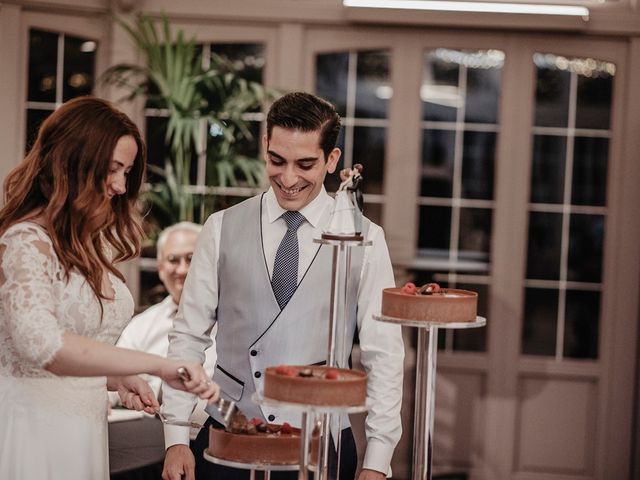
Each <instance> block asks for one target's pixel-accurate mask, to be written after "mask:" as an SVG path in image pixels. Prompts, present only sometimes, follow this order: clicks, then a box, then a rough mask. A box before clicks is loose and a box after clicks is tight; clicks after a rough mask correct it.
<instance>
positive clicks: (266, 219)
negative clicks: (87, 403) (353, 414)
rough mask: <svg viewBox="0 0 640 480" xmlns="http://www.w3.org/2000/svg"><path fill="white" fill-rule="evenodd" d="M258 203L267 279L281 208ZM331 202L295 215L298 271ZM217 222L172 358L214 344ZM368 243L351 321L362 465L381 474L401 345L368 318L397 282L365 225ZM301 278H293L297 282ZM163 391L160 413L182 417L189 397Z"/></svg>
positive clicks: (186, 296) (391, 433)
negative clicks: (358, 372) (363, 389)
mask: <svg viewBox="0 0 640 480" xmlns="http://www.w3.org/2000/svg"><path fill="white" fill-rule="evenodd" d="M262 202H263V209H262V218H261V222H262V234H263V249H264V255H265V260H266V263H267V268H268V270H269V275H270V276H271V274H272V272H273V264H274V261H275V256H276V251H277V249H278V246H279V244H280V242H281V240H282V237H283V236H284V234H285V232H286V230H287V227H286V223H285V222H284V220H283V219H281V218H280V216H281V215H282V214H283V213H284V212H285V210H284V209H282V208H281V207H280V205H279V204H278V202H277V199H276V197H275V194H274V192H273V190H272V189H269V190H268V191H267V193H266V194H265V195H264V197H263V199H262ZM333 203H334V200H333V199H332V198H331V197H330V196H329V195H328V194H327V192H326V191H325V189H324V187H323V188H322V191H321V192H320V194H319V195H318V196H317V197H316V198H315V199H314V200H313V201H311V202H310V203H309V204H308V205H307V206H305V207H304V208H303V209H302V210H300V213H302V214H303V215H304V217H305V218H306V220H307V221H306V222H305V223H303V224H302V226H300V228H299V229H298V243H299V246H300V255H299V272H305V271H306V270H307V268H308V267H309V265H310V264H311V262H312V260H313V257H314V255H315V253H316V251H317V248H318V244H316V243H314V242H313V239H314V238H319V237H320V235H321V234H322V232H323V230H324V229H325V228H326V225H320V220H321V218H323V213H324V212H325V211H326V209H331V208H333ZM223 217H224V210H223V211H220V212H216V213H214V214H213V215H211V216H210V217H209V219H208V220H207V222H206V223H205V225H204V227H203V229H202V232H201V233H200V236H199V237H198V243H197V246H196V249H195V251H194V255H193V259H192V262H191V267H190V269H189V274H188V275H187V280H186V282H185V286H184V290H183V293H182V298H181V301H180V308H179V310H178V314H177V315H176V318H175V320H174V326H175V328H174V330H173V332H172V333H171V334H170V340H171V342H170V345H169V353H168V356H169V357H170V358H183V359H188V360H196V361H200V362H202V361H203V360H204V353H203V352H204V351H205V349H207V348H208V347H209V346H210V345H211V344H212V343H213V340H212V338H211V336H210V330H211V328H212V325H213V324H214V322H215V320H216V309H217V306H218V277H217V274H216V272H217V271H218V258H219V247H220V237H221V228H222V219H223ZM326 217H327V216H326V215H325V218H326ZM366 240H370V241H371V242H372V246H369V247H365V252H364V259H363V265H362V272H361V280H360V288H359V292H358V317H357V323H358V330H359V338H360V349H361V362H362V364H363V365H364V367H365V370H366V371H367V373H368V376H369V378H368V387H367V397H368V398H367V404H368V405H369V406H370V408H369V413H368V416H367V420H366V424H365V430H366V435H367V449H366V453H365V458H364V463H363V467H364V468H370V469H373V470H378V471H382V472H386V471H388V469H389V464H390V462H391V456H392V454H393V450H394V448H395V446H396V444H397V443H398V441H399V439H400V435H401V433H402V427H401V423H400V405H401V400H402V377H403V371H404V368H403V360H404V347H403V343H402V333H401V329H400V327H399V326H397V325H391V324H388V323H382V322H377V321H375V320H374V319H373V318H372V315H373V314H376V313H378V312H379V311H380V305H381V298H382V289H383V288H387V287H393V286H395V284H394V278H393V270H392V267H391V260H390V258H389V251H388V249H387V244H386V241H385V238H384V232H383V231H382V228H380V227H379V226H378V225H375V224H373V223H371V226H370V228H369V231H368V234H367V238H366ZM241 274H244V272H241ZM300 277H301V275H300V274H299V275H298V279H300ZM268 288H269V286H268ZM329 293H330V285H329V284H327V285H326V295H327V296H329ZM214 380H215V378H214ZM163 392H164V393H163V407H162V409H163V413H164V414H165V415H167V416H168V417H170V418H176V419H184V418H187V417H188V416H189V414H190V413H191V411H192V410H193V406H194V404H195V396H193V395H190V394H186V393H184V392H181V391H177V390H174V389H171V388H170V387H168V386H166V385H165V386H164V388H163ZM164 430H165V446H166V447H167V448H168V447H169V446H171V445H175V444H188V429H187V428H185V427H177V426H175V425H165V426H164Z"/></svg>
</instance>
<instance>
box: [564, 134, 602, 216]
mask: <svg viewBox="0 0 640 480" xmlns="http://www.w3.org/2000/svg"><path fill="white" fill-rule="evenodd" d="M608 158H609V140H608V139H607V138H589V137H576V139H575V148H574V157H573V179H572V180H573V182H572V187H571V203H572V204H573V205H591V206H604V205H605V204H606V200H607V199H606V197H607V159H608Z"/></svg>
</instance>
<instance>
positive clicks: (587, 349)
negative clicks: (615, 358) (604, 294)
mask: <svg viewBox="0 0 640 480" xmlns="http://www.w3.org/2000/svg"><path fill="white" fill-rule="evenodd" d="M533 62H534V64H535V67H536V78H537V87H536V106H535V126H534V127H533V132H532V133H533V135H534V142H533V143H534V144H533V155H532V157H533V161H532V171H531V204H530V206H529V209H530V216H529V220H530V223H529V239H528V245H529V246H528V253H527V273H526V276H527V278H526V279H525V284H526V285H528V286H529V287H534V286H540V285H541V286H544V287H545V288H546V290H545V291H547V292H554V296H553V297H552V296H550V295H547V296H546V297H545V298H546V300H545V301H546V302H552V301H553V298H555V299H556V300H555V301H556V302H557V304H556V305H555V306H554V308H553V309H552V308H551V305H548V306H547V307H545V308H544V309H538V311H537V312H535V313H531V312H529V311H528V309H529V308H530V307H531V308H536V307H534V306H533V304H532V303H530V304H528V305H527V306H525V318H528V319H529V320H528V323H527V324H526V325H525V328H526V329H528V330H527V332H525V333H524V334H523V339H529V343H528V344H525V343H523V353H534V354H538V355H550V356H555V357H556V359H557V360H561V359H562V357H563V356H566V357H573V358H597V355H598V351H597V345H598V341H599V339H598V334H599V333H598V332H599V321H600V320H599V318H600V317H599V305H600V303H599V302H600V295H601V293H600V292H601V289H602V259H603V245H604V240H605V225H606V208H605V207H606V193H607V192H606V191H607V189H606V186H607V177H608V163H609V162H608V156H609V139H610V137H611V132H610V131H609V128H610V122H611V100H612V91H613V77H614V76H615V72H616V68H615V65H614V64H612V63H609V62H604V61H600V60H597V59H592V58H569V57H563V56H559V55H555V54H551V53H536V54H535V55H534V56H533ZM528 290H535V289H533V288H530V289H528ZM543 314H544V315H548V316H549V318H543ZM532 315H533V316H536V319H535V321H532V320H531V317H532ZM551 323H554V324H555V325H557V335H556V336H554V337H553V343H554V345H546V343H551V341H552V340H551V337H550V336H549V335H546V334H545V333H544V332H545V331H546V329H547V326H548V325H549V324H551ZM538 328H540V329H541V332H537V331H536V329H538ZM541 337H544V338H545V339H546V340H545V342H546V343H545V347H544V348H542V347H541V346H540V342H537V341H535V340H531V339H536V338H541ZM536 344H537V345H538V346H535V345H536Z"/></svg>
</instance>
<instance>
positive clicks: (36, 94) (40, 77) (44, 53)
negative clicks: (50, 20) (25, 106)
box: [27, 29, 59, 102]
mask: <svg viewBox="0 0 640 480" xmlns="http://www.w3.org/2000/svg"><path fill="white" fill-rule="evenodd" d="M58 36H59V35H58V34H57V33H51V32H44V31H42V30H36V29H31V30H29V90H28V93H27V101H30V102H55V101H56V85H57V82H56V80H57V79H56V71H57V62H58Z"/></svg>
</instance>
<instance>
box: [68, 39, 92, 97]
mask: <svg viewBox="0 0 640 480" xmlns="http://www.w3.org/2000/svg"><path fill="white" fill-rule="evenodd" d="M96 48H97V45H96V42H94V41H91V40H85V39H82V38H76V37H70V36H66V35H65V37H64V68H63V72H64V73H63V77H64V84H63V89H62V99H63V101H67V100H69V99H71V98H74V97H78V96H80V95H89V94H90V93H91V91H92V90H93V83H94V70H95V59H96Z"/></svg>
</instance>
